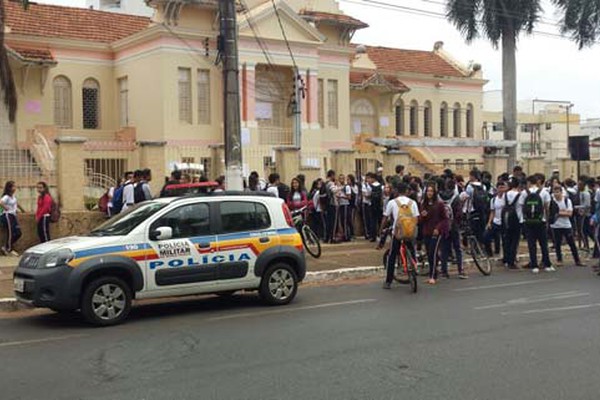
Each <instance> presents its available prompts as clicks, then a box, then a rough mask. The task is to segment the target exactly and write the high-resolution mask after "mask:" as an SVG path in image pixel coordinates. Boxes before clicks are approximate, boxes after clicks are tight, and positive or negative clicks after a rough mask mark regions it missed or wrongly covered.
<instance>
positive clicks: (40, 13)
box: [4, 0, 151, 43]
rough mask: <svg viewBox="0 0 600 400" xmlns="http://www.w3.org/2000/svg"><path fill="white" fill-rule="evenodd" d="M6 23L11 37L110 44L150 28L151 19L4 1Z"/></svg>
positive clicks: (84, 9)
mask: <svg viewBox="0 0 600 400" xmlns="http://www.w3.org/2000/svg"><path fill="white" fill-rule="evenodd" d="M4 5H5V10H6V20H5V24H6V25H7V26H8V27H9V28H10V32H11V33H14V34H22V35H33V36H44V37H53V38H61V39H79V40H88V41H94V42H102V43H110V42H113V41H115V40H119V39H123V38H125V37H127V36H130V35H133V34H134V33H136V32H139V31H141V30H143V29H145V28H147V27H148V26H149V25H150V22H151V21H150V19H149V18H145V17H138V16H133V15H124V14H117V13H112V12H104V11H97V10H90V9H86V8H74V7H62V6H54V5H48V4H35V3H30V5H29V7H28V9H27V10H25V9H24V8H23V6H22V5H21V3H20V2H15V1H13V0H9V1H5V3H4Z"/></svg>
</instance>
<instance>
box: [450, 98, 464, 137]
mask: <svg viewBox="0 0 600 400" xmlns="http://www.w3.org/2000/svg"><path fill="white" fill-rule="evenodd" d="M452 115H453V118H452V119H453V120H454V121H453V122H454V130H453V133H454V137H455V138H459V137H460V135H461V131H462V126H461V123H460V122H461V121H460V104H458V103H454V110H453V111H452Z"/></svg>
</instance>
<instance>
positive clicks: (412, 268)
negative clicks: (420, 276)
mask: <svg viewBox="0 0 600 400" xmlns="http://www.w3.org/2000/svg"><path fill="white" fill-rule="evenodd" d="M406 263H407V266H406V267H407V270H408V283H409V284H410V291H411V292H412V293H417V290H418V284H417V269H416V268H417V265H416V262H415V259H414V257H413V256H412V254H411V253H410V250H408V249H406Z"/></svg>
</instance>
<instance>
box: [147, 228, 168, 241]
mask: <svg viewBox="0 0 600 400" xmlns="http://www.w3.org/2000/svg"><path fill="white" fill-rule="evenodd" d="M172 237H173V228H171V227H169V226H161V227H160V228H156V229H155V230H154V231H152V232H150V240H169V239H171V238H172Z"/></svg>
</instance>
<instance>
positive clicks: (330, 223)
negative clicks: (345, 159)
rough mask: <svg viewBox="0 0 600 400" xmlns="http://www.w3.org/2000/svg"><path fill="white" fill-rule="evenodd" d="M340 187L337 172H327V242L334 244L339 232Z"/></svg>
mask: <svg viewBox="0 0 600 400" xmlns="http://www.w3.org/2000/svg"><path fill="white" fill-rule="evenodd" d="M337 191H338V186H337V184H336V177H335V171H333V170H329V171H327V180H326V181H325V192H326V193H327V209H326V215H325V218H326V229H327V232H326V235H325V241H326V242H327V243H333V242H334V241H335V234H336V231H337V226H338V223H339V220H338V197H337Z"/></svg>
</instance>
